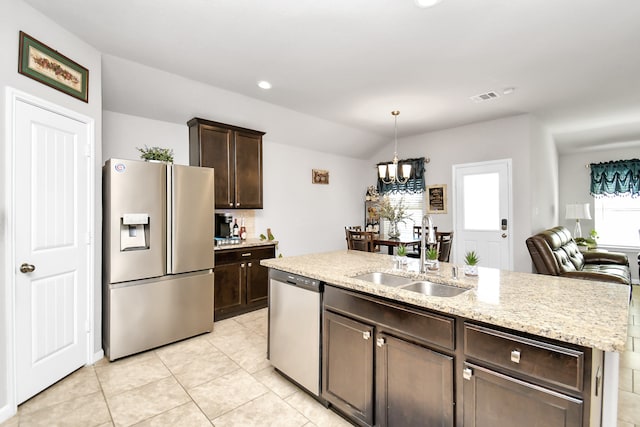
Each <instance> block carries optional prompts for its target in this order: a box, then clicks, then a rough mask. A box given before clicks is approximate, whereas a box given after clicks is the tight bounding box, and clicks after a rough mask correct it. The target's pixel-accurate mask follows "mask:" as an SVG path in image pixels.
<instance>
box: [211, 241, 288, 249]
mask: <svg viewBox="0 0 640 427" xmlns="http://www.w3.org/2000/svg"><path fill="white" fill-rule="evenodd" d="M277 244H278V241H277V240H260V239H247V240H240V243H238V244H224V245H216V246H214V250H216V251H224V250H225V249H242V248H250V247H255V246H269V245H277Z"/></svg>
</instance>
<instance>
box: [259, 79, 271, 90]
mask: <svg viewBox="0 0 640 427" xmlns="http://www.w3.org/2000/svg"><path fill="white" fill-rule="evenodd" d="M258 87H259V88H260V89H265V90H267V89H271V83H269V82H268V81H266V80H260V81H259V82H258Z"/></svg>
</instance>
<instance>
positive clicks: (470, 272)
mask: <svg viewBox="0 0 640 427" xmlns="http://www.w3.org/2000/svg"><path fill="white" fill-rule="evenodd" d="M478 262H480V259H479V258H478V255H477V254H476V252H475V251H469V252H467V253H466V254H465V255H464V263H465V266H464V274H465V275H467V276H477V275H478Z"/></svg>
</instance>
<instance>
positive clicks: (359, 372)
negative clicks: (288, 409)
mask: <svg viewBox="0 0 640 427" xmlns="http://www.w3.org/2000/svg"><path fill="white" fill-rule="evenodd" d="M373 333H374V327H373V326H371V325H367V324H365V323H361V322H357V321H355V320H353V319H349V318H347V317H345V316H341V315H339V314H336V313H332V312H330V311H325V312H324V334H323V340H324V343H323V346H324V356H323V358H322V363H323V378H322V379H323V390H324V392H323V394H324V397H325V399H327V400H328V401H329V402H330V403H331V404H332V405H333V406H335V407H336V408H337V409H339V410H340V411H341V412H343V413H344V414H345V415H348V416H349V417H351V418H352V419H354V420H356V421H357V422H359V424H361V425H373V410H374V401H373V372H374V371H373V354H374V345H373V341H374V338H373Z"/></svg>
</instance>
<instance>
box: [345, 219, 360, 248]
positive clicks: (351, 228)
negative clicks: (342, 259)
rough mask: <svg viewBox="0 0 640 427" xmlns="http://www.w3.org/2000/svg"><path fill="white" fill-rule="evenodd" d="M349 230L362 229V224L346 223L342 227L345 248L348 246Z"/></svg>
mask: <svg viewBox="0 0 640 427" xmlns="http://www.w3.org/2000/svg"><path fill="white" fill-rule="evenodd" d="M349 230H351V231H362V226H360V225H347V226H345V227H344V238H345V240H346V241H347V249H348V248H349Z"/></svg>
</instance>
